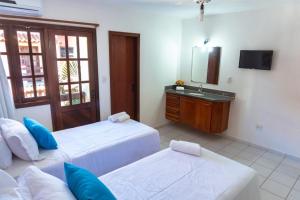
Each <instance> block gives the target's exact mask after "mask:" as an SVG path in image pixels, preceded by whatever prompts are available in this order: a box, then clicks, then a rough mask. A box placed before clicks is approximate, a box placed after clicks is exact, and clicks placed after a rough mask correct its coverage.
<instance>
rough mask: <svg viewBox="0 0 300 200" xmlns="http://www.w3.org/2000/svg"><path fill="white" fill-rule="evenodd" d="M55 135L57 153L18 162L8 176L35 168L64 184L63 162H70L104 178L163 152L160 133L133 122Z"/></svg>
mask: <svg viewBox="0 0 300 200" xmlns="http://www.w3.org/2000/svg"><path fill="white" fill-rule="evenodd" d="M53 135H54V137H55V138H56V140H57V142H58V144H59V147H58V149H57V150H53V151H41V155H43V156H44V157H45V159H44V160H41V161H37V162H28V161H23V160H20V159H17V158H14V160H13V165H12V166H11V167H10V168H9V169H7V170H6V172H8V173H9V174H10V175H12V176H13V177H17V176H19V175H20V174H21V173H22V172H23V170H24V169H25V168H26V167H28V166H29V165H35V166H37V167H38V168H40V169H42V170H43V171H45V172H47V173H49V174H51V175H53V176H56V177H58V178H60V179H62V180H64V169H63V162H70V163H74V164H75V165H78V166H81V167H84V168H86V169H88V170H90V171H91V172H93V173H94V174H95V175H97V176H101V175H103V174H105V173H108V172H110V171H113V170H115V169H118V168H120V167H122V166H125V165H128V164H129V163H132V162H134V161H137V160H139V159H141V158H143V157H145V156H148V155H151V154H153V153H156V152H157V151H159V149H160V141H159V133H158V131H157V130H155V129H153V128H151V127H149V126H146V125H144V124H142V123H139V122H136V121H133V120H127V121H126V122H123V123H112V122H110V121H103V122H97V123H94V124H90V125H86V126H81V127H77V128H72V129H66V130H62V131H58V132H54V133H53Z"/></svg>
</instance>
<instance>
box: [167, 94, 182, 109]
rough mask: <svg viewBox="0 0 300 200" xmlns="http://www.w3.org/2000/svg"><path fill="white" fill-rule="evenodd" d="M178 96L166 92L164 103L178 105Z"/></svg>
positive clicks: (171, 105) (169, 105) (172, 105)
mask: <svg viewBox="0 0 300 200" xmlns="http://www.w3.org/2000/svg"><path fill="white" fill-rule="evenodd" d="M179 103H180V97H179V96H177V95H173V94H167V98H166V104H167V107H179Z"/></svg>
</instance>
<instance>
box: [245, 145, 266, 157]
mask: <svg viewBox="0 0 300 200" xmlns="http://www.w3.org/2000/svg"><path fill="white" fill-rule="evenodd" d="M245 151H246V152H249V153H252V154H256V155H262V154H264V153H265V152H266V150H264V149H261V148H258V147H254V146H249V147H247V148H246V149H245Z"/></svg>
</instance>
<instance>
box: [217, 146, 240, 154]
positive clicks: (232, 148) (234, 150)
mask: <svg viewBox="0 0 300 200" xmlns="http://www.w3.org/2000/svg"><path fill="white" fill-rule="evenodd" d="M222 151H224V152H227V153H230V154H231V155H233V156H237V155H238V154H240V153H241V149H239V148H236V147H235V146H233V145H231V144H229V145H228V146H226V147H225V148H224V149H222Z"/></svg>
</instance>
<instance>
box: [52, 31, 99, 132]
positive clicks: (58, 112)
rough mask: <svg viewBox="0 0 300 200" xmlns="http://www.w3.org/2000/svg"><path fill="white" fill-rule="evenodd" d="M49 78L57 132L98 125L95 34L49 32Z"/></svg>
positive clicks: (87, 32) (54, 125) (85, 32)
mask: <svg viewBox="0 0 300 200" xmlns="http://www.w3.org/2000/svg"><path fill="white" fill-rule="evenodd" d="M48 37H49V38H48V40H49V44H48V45H49V52H50V54H49V55H48V65H49V67H48V74H49V77H50V78H49V86H50V88H49V89H50V91H51V111H52V119H53V127H54V130H61V129H66V128H72V127H77V126H81V125H85V124H89V123H93V122H96V121H99V117H100V116H99V99H98V70H97V59H96V40H95V39H96V37H95V31H94V30H84V31H79V30H48Z"/></svg>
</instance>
